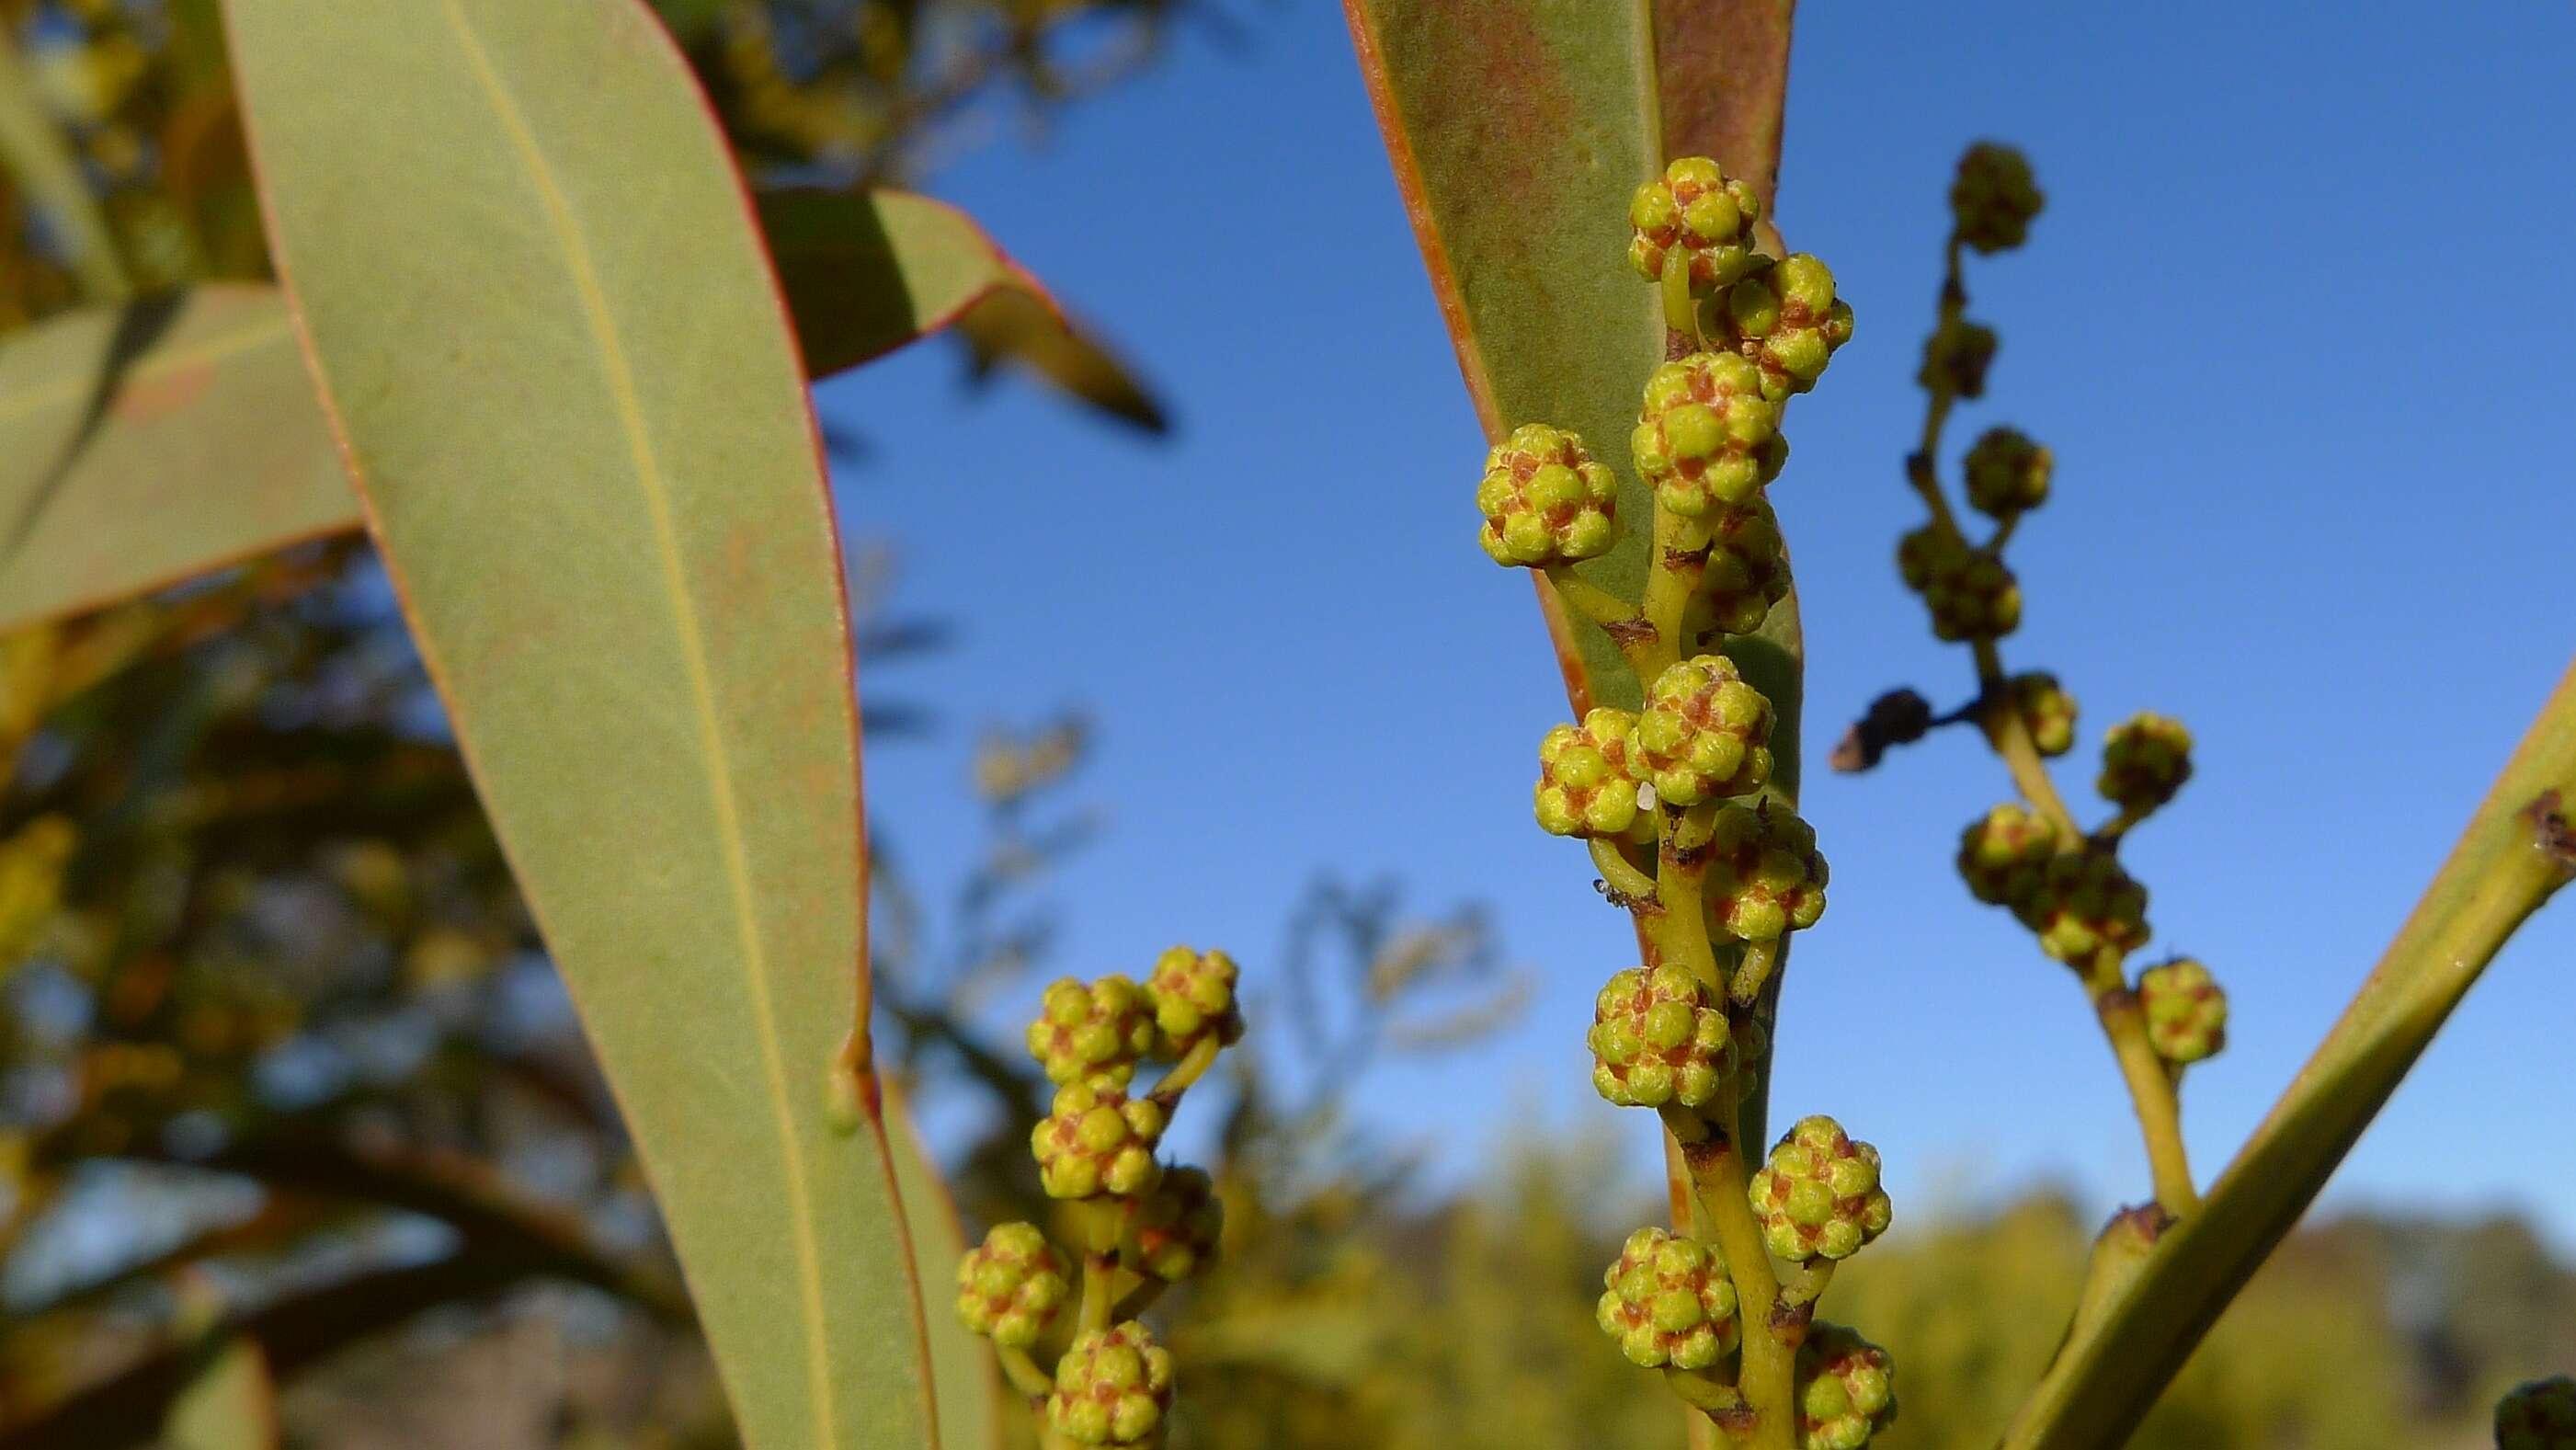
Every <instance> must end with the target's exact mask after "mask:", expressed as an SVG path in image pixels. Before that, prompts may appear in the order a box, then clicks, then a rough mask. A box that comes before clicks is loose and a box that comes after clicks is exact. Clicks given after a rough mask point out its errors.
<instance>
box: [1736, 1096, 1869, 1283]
mask: <svg viewBox="0 0 2576 1450" xmlns="http://www.w3.org/2000/svg"><path fill="white" fill-rule="evenodd" d="M1747 1196H1748V1197H1749V1198H1750V1199H1751V1200H1752V1203H1753V1217H1754V1218H1755V1220H1756V1221H1758V1222H1759V1223H1760V1224H1761V1225H1762V1241H1763V1242H1764V1243H1765V1244H1767V1245H1769V1246H1770V1249H1771V1252H1773V1253H1775V1254H1777V1255H1779V1256H1780V1257H1781V1258H1783V1259H1788V1260H1791V1261H1793V1262H1802V1261H1804V1260H1807V1259H1847V1258H1850V1257H1851V1256H1852V1255H1853V1254H1856V1253H1859V1252H1860V1249H1861V1246H1862V1245H1863V1244H1866V1243H1868V1242H1869V1241H1870V1240H1872V1239H1874V1238H1877V1237H1878V1236H1879V1235H1880V1234H1882V1233H1885V1232H1886V1231H1887V1222H1888V1218H1889V1214H1890V1205H1889V1203H1888V1200H1887V1192H1886V1190H1884V1189H1882V1188H1880V1187H1879V1186H1878V1150H1877V1149H1876V1148H1873V1147H1871V1146H1870V1145H1869V1144H1867V1143H1855V1142H1853V1141H1852V1140H1851V1137H1850V1135H1848V1134H1846V1133H1845V1132H1843V1127H1842V1124H1840V1123H1837V1122H1835V1121H1834V1120H1833V1119H1831V1118H1828V1117H1824V1116H1822V1115H1818V1116H1815V1117H1808V1118H1800V1119H1799V1120H1798V1122H1797V1124H1796V1126H1794V1127H1792V1128H1790V1129H1789V1131H1788V1132H1787V1133H1785V1134H1783V1135H1782V1136H1781V1138H1780V1141H1779V1143H1778V1144H1776V1145H1775V1146H1773V1148H1772V1149H1771V1158H1770V1161H1769V1162H1767V1163H1765V1164H1764V1165H1763V1166H1762V1167H1761V1168H1760V1169H1759V1170H1757V1171H1756V1172H1755V1173H1754V1175H1753V1182H1752V1185H1751V1188H1750V1190H1749V1192H1748V1194H1747Z"/></svg>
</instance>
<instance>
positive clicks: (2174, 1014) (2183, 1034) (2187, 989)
mask: <svg viewBox="0 0 2576 1450" xmlns="http://www.w3.org/2000/svg"><path fill="white" fill-rule="evenodd" d="M2138 1006H2139V1008H2140V1010H2142V1011H2144V1012H2145V1013H2146V1017H2147V1041H2149V1042H2150V1043H2153V1044H2154V1045H2155V1049H2156V1055H2157V1056H2158V1057H2161V1058H2163V1059H2164V1060H2165V1061H2167V1062H2199V1061H2200V1060H2202V1059H2203V1058H2207V1057H2212V1056H2215V1055H2216V1054H2217V1052H2218V1049H2220V1048H2222V1047H2224V1046H2226V1045H2227V994H2226V993H2225V992H2223V991H2221V990H2220V989H2219V986H2218V982H2217V980H2216V979H2214V978H2212V977H2211V976H2210V975H2209V968H2207V967H2205V966H2202V965H2201V964H2200V963H2199V962H2196V961H2194V960H2192V959H2191V958H2190V957H2176V958H2174V959H2173V960H2172V961H2169V962H2166V963H2164V964H2162V965H2160V966H2153V967H2149V968H2147V969H2146V970H2145V971H2143V972H2140V973H2139V974H2138Z"/></svg>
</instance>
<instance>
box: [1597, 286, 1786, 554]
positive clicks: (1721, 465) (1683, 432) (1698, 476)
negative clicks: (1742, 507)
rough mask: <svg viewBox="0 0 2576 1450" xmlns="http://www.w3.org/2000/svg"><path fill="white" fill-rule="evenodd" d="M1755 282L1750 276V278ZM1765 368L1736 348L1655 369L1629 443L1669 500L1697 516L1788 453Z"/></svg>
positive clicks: (1663, 499)
mask: <svg viewBox="0 0 2576 1450" xmlns="http://www.w3.org/2000/svg"><path fill="white" fill-rule="evenodd" d="M1747 285H1750V284H1747ZM1764 391H1765V389H1764V383H1763V372H1762V369H1761V367H1760V366H1758V365H1757V363H1756V362H1755V361H1754V360H1752V359H1748V358H1745V357H1740V356H1738V355H1736V354H1735V353H1731V352H1721V353H1708V352H1698V353H1692V354H1691V355H1690V356H1688V357H1685V358H1681V359H1679V360H1677V361H1674V362H1668V363H1665V364H1664V365H1662V366H1661V367H1658V368H1656V369H1655V371H1654V372H1653V373H1652V374H1651V375H1650V376H1648V377H1647V379H1646V393H1645V401H1644V403H1643V405H1642V406H1641V407H1640V408H1639V409H1638V412H1637V430H1636V432H1635V433H1633V434H1631V435H1630V436H1629V440H1628V441H1629V450H1630V452H1631V453H1632V454H1633V455H1634V456H1635V458H1636V461H1637V473H1638V475H1639V476H1640V477H1642V478H1643V479H1645V481H1646V483H1647V485H1648V486H1649V487H1651V488H1653V489H1654V490H1655V498H1656V500H1657V501H1658V502H1660V503H1662V504H1663V506H1664V507H1665V508H1668V509H1670V510H1672V511H1673V512H1674V513H1676V514H1679V515H1681V516H1682V517H1684V518H1696V517H1698V516H1699V515H1701V514H1704V513H1707V512H1708V511H1709V510H1711V509H1714V508H1718V507H1721V506H1724V505H1727V504H1740V503H1742V502H1744V501H1745V500H1747V499H1749V498H1751V497H1752V496H1753V494H1754V491H1755V490H1757V489H1759V488H1761V487H1762V485H1764V484H1765V483H1768V482H1770V481H1771V480H1772V479H1773V478H1776V477H1778V476H1779V473H1780V468H1781V465H1782V464H1784V463H1786V462H1787V461H1788V457H1789V450H1788V445H1787V444H1786V443H1784V442H1782V441H1781V438H1780V432H1779V429H1780V409H1779V406H1778V405H1777V404H1776V403H1775V402H1773V401H1772V400H1770V399H1769V398H1766V397H1765V396H1764Z"/></svg>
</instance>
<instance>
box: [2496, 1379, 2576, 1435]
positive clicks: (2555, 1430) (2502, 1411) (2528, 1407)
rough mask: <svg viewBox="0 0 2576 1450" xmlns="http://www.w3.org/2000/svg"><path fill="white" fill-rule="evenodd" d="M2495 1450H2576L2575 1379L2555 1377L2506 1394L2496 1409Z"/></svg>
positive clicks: (2519, 1387)
mask: <svg viewBox="0 0 2576 1450" xmlns="http://www.w3.org/2000/svg"><path fill="white" fill-rule="evenodd" d="M2495 1442H2496V1450H2576V1379H2569V1378H2568V1377H2567V1376H2565V1375H2563V1374H2562V1375H2552V1376H2550V1377H2549V1378H2548V1379H2545V1380H2532V1381H2530V1382H2528V1383H2526V1384H2519V1385H2516V1386H2514V1387H2513V1388H2512V1389H2510V1390H2507V1391H2506V1392H2505V1395H2504V1398H2502V1399H2500V1400H2498V1401H2496V1407H2495Z"/></svg>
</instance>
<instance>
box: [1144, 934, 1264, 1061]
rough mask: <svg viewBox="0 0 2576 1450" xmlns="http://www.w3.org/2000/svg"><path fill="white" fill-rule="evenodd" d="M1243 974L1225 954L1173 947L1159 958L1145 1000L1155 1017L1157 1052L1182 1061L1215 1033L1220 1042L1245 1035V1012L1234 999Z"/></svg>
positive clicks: (1146, 978) (1148, 976)
mask: <svg viewBox="0 0 2576 1450" xmlns="http://www.w3.org/2000/svg"><path fill="white" fill-rule="evenodd" d="M1241 975H1242V969H1240V968H1238V967H1237V966H1235V964H1234V958H1232V957H1230V956H1227V955H1226V954H1225V953H1223V952H1199V951H1193V950H1191V949H1190V948H1188V947H1173V948H1172V949H1170V950H1169V951H1166V952H1164V953H1163V954H1162V955H1161V956H1159V957H1156V958H1155V959H1154V970H1153V971H1151V972H1149V973H1147V974H1146V976H1145V999H1146V1001H1147V1002H1148V1003H1149V1004H1151V1006H1152V1008H1153V1012H1154V1027H1155V1033H1156V1035H1155V1048H1156V1050H1157V1051H1159V1052H1161V1053H1162V1054H1163V1055H1164V1056H1166V1057H1178V1056H1180V1055H1181V1054H1182V1053H1184V1052H1187V1051H1189V1050H1190V1048H1191V1046H1192V1045H1194V1044H1195V1043H1197V1041H1198V1040H1199V1039H1200V1038H1202V1037H1205V1036H1207V1035H1208V1034H1209V1033H1215V1034H1216V1038H1217V1040H1218V1041H1219V1042H1233V1041H1235V1040H1237V1039H1238V1038H1240V1037H1242V1036H1243V1013H1242V1012H1241V1011H1240V1010H1238V1009H1237V1007H1236V1005H1235V998H1234V984H1235V979H1236V978H1237V977H1239V976H1241Z"/></svg>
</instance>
